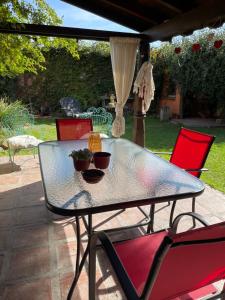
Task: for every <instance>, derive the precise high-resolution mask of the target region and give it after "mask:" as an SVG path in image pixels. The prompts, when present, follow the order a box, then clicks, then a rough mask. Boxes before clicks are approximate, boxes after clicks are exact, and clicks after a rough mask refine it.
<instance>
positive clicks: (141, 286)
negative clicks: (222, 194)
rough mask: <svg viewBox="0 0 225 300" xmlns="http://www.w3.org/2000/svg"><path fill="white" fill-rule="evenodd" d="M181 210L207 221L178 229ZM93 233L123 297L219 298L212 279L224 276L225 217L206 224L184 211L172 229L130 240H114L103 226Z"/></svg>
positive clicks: (164, 299) (160, 299) (133, 299)
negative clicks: (107, 259)
mask: <svg viewBox="0 0 225 300" xmlns="http://www.w3.org/2000/svg"><path fill="white" fill-rule="evenodd" d="M185 215H189V216H191V217H193V218H196V219H197V220H199V221H200V222H201V223H202V224H203V225H205V226H206V227H203V228H199V229H194V230H189V231H186V232H183V233H176V230H177V225H178V223H179V221H180V219H181V218H182V217H183V216H185ZM96 235H97V237H98V238H99V239H100V241H101V244H102V246H103V248H104V250H105V252H106V254H107V256H108V258H109V260H110V262H111V264H112V267H113V269H114V271H115V273H116V275H117V278H118V280H119V282H120V284H121V287H122V289H123V291H124V293H125V295H126V297H127V299H129V300H147V299H148V300H170V299H174V300H178V299H179V300H181V299H182V300H188V299H189V300H191V299H192V300H193V299H198V298H200V297H203V296H206V295H210V296H212V297H211V298H210V299H218V291H217V289H216V288H215V287H214V285H213V284H212V283H214V282H217V281H220V280H222V279H224V278H225V222H222V223H219V224H215V225H210V226H208V224H207V223H206V222H205V221H204V220H203V219H202V218H201V216H199V215H198V214H195V213H187V214H185V213H184V214H181V215H179V216H178V217H177V218H176V219H175V220H174V223H173V226H172V229H169V230H162V231H158V232H155V233H152V234H147V235H144V236H141V237H138V238H134V239H131V240H125V241H122V242H121V241H120V242H113V243H112V242H111V241H110V239H109V237H108V236H107V235H106V233H105V232H99V233H96ZM96 235H95V236H94V237H93V239H94V238H96ZM94 243H96V242H94ZM92 247H93V245H92ZM92 249H93V253H92V254H93V255H91V266H94V265H93V264H95V257H96V247H93V248H92ZM94 268H95V266H94ZM94 270H95V269H94ZM94 277H95V276H93V278H92V281H91V283H92V286H94V285H93V284H94V281H95V278H94ZM224 291H225V290H224V288H223V291H222V293H220V295H223V296H224V293H225V292H224ZM215 293H217V298H216V297H215ZM214 297H215V298H214ZM207 299H209V298H207ZM219 299H225V298H223V297H221V298H219Z"/></svg>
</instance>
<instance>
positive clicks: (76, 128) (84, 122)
mask: <svg viewBox="0 0 225 300" xmlns="http://www.w3.org/2000/svg"><path fill="white" fill-rule="evenodd" d="M55 121H56V131H57V139H58V140H59V141H65V140H79V139H80V138H82V136H84V135H85V134H86V133H88V132H90V131H93V126H92V120H91V119H56V120H55Z"/></svg>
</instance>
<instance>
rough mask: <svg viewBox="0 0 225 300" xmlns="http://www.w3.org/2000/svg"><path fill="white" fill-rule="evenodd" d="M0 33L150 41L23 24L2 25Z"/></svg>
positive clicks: (100, 32) (84, 30)
mask: <svg viewBox="0 0 225 300" xmlns="http://www.w3.org/2000/svg"><path fill="white" fill-rule="evenodd" d="M0 33H7V34H23V35H39V36H49V37H61V38H71V39H83V40H96V41H109V38H110V37H113V36H119V37H132V38H140V39H144V40H146V39H147V40H148V37H146V36H145V35H143V34H136V33H127V32H117V31H105V30H93V29H83V28H73V27H62V26H52V25H37V24H22V23H0Z"/></svg>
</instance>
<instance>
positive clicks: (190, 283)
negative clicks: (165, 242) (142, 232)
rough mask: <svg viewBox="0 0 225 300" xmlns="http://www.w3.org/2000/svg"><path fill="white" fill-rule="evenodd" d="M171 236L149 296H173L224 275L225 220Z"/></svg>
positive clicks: (204, 284) (205, 284)
mask: <svg viewBox="0 0 225 300" xmlns="http://www.w3.org/2000/svg"><path fill="white" fill-rule="evenodd" d="M216 239H217V240H216ZM172 240H173V244H172V245H171V247H170V248H169V250H168V252H167V254H166V256H165V258H164V260H163V262H162V264H161V266H160V270H159V273H158V276H157V277H156V280H155V283H154V285H153V288H152V291H151V293H150V298H149V299H155V300H159V299H174V298H176V297H178V296H179V295H182V294H187V293H188V292H190V291H193V290H196V289H199V288H201V287H204V286H207V285H209V284H210V283H213V282H216V281H219V280H221V279H224V278H225V222H222V223H219V224H215V225H211V226H208V227H204V228H200V229H196V230H191V231H187V232H184V233H180V234H176V235H175V236H174V237H172ZM202 240H204V243H196V244H194V242H193V241H195V242H196V241H198V242H199V241H202ZM218 240H220V241H218ZM183 242H190V244H186V245H185V244H184V243H183ZM176 243H178V244H176ZM180 243H183V244H180Z"/></svg>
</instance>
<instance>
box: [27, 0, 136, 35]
mask: <svg viewBox="0 0 225 300" xmlns="http://www.w3.org/2000/svg"><path fill="white" fill-rule="evenodd" d="M28 1H29V0H28ZM28 1H27V2H28ZM84 1H85V0H84ZM46 2H47V3H48V4H49V5H50V6H51V7H52V8H53V9H54V10H55V11H56V13H57V15H58V16H59V17H62V18H63V26H68V27H78V28H87V29H99V30H101V29H104V30H110V31H123V32H135V31H133V30H132V29H129V28H127V27H124V26H121V25H119V24H117V23H114V22H111V21H109V20H107V19H104V18H101V17H99V16H97V15H94V14H92V13H89V12H87V11H85V10H83V9H80V8H78V7H75V6H73V5H70V4H68V3H66V2H63V1H60V0H46Z"/></svg>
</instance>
